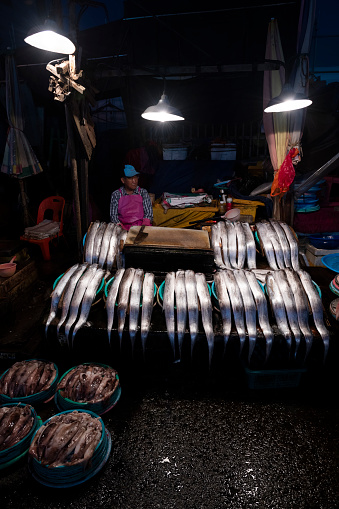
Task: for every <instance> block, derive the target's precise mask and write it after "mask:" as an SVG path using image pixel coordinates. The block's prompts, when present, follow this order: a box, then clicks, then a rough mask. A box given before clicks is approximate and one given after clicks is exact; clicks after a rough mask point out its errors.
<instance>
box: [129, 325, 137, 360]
mask: <svg viewBox="0 0 339 509" xmlns="http://www.w3.org/2000/svg"><path fill="white" fill-rule="evenodd" d="M135 335H136V332H135V331H133V332H130V333H129V338H130V340H131V346H132V355H133V353H134V345H135Z"/></svg>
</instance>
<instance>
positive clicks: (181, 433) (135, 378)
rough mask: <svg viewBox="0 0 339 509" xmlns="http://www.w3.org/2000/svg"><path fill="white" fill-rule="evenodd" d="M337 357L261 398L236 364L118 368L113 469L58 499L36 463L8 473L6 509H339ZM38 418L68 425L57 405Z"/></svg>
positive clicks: (32, 333)
mask: <svg viewBox="0 0 339 509" xmlns="http://www.w3.org/2000/svg"><path fill="white" fill-rule="evenodd" d="M44 267H45V268H44V272H43V273H40V274H41V280H40V281H39V282H38V287H37V288H36V290H35V291H36V292H37V295H36V297H35V304H34V305H32V302H33V299H34V296H33V295H31V296H30V302H29V304H30V305H31V309H30V310H29V314H30V315H31V316H33V315H34V314H36V315H37V320H41V317H42V315H43V312H44V311H45V308H46V305H47V306H48V295H49V291H48V290H49V286H50V284H51V282H53V280H54V277H56V276H58V275H59V273H60V272H57V271H58V270H59V269H58V268H57V267H52V269H51V270H49V271H48V270H47V266H46V264H45V265H44ZM26 304H27V302H26ZM26 307H27V306H26ZM16 316H17V319H13V320H12V321H11V323H10V324H9V325H8V324H7V325H8V327H7V326H6V327H7V329H6V330H7V333H8V334H7V336H10V334H9V331H10V333H11V335H14V336H15V335H16V337H17V340H18V338H19V336H21V335H22V334H23V330H22V329H21V331H19V329H18V327H19V322H20V320H18V318H20V316H22V315H20V312H19V310H17V315H16ZM26 321H27V320H26ZM21 326H22V324H21ZM9 327H10V328H9ZM41 333H42V328H41V323H40V326H39V324H38V326H34V324H31V326H30V327H29V328H28V329H27V331H24V334H27V336H28V337H29V338H30V343H32V342H33V343H34V341H35V343H34V344H35V345H36V350H35V351H34V349H32V353H37V352H39V353H44V354H45V353H46V351H44V349H45V348H46V345H45V344H44V343H39V337H40V341H42V340H41ZM7 336H6V337H7ZM337 352H338V349H335V350H334V353H335V356H336V357H335V358H331V359H330V361H329V363H328V364H327V365H326V366H325V367H324V368H323V367H321V366H319V367H318V369H316V370H313V372H312V373H306V374H305V375H303V377H302V379H301V383H300V385H299V387H297V388H294V389H275V390H259V391H255V390H250V389H249V388H248V385H247V380H246V377H245V376H244V373H243V371H242V370H241V369H240V365H237V363H236V362H229V363H224V365H222V369H221V368H220V366H219V369H218V370H211V372H210V373H209V372H207V371H206V369H205V368H204V365H203V364H201V365H200V364H196V365H195V366H194V365H193V366H192V365H189V364H183V365H180V364H174V365H173V364H171V363H168V362H166V361H163V362H161V363H159V364H158V365H156V362H152V363H151V362H149V363H146V364H143V363H141V362H134V363H129V362H125V363H121V362H120V361H119V359H117V360H116V363H115V361H114V359H110V364H111V365H113V367H115V368H116V369H118V372H119V375H120V381H121V387H122V394H121V398H120V400H119V402H118V403H117V405H116V406H115V407H114V408H113V409H112V410H111V411H109V412H108V413H107V414H105V415H103V416H102V419H103V421H104V424H105V426H106V428H107V429H108V430H109V432H110V434H111V437H112V449H111V453H110V456H109V459H108V461H107V463H106V465H105V466H104V467H103V468H102V470H101V471H100V472H99V473H98V474H97V475H96V476H94V477H93V478H92V479H90V480H88V481H87V482H86V483H83V484H80V485H78V486H74V487H71V488H67V489H56V488H50V487H47V486H44V485H42V484H41V483H39V482H37V481H36V480H35V479H34V478H33V476H32V474H31V473H30V471H29V469H28V464H27V459H25V458H24V459H22V460H20V461H19V462H18V463H17V464H15V465H13V466H12V467H11V468H10V469H6V470H1V471H0V494H1V506H0V507H1V509H9V508H13V509H14V508H15V509H19V508H22V509H24V508H34V509H42V508H44V509H56V508H71V509H78V508H79V509H82V508H91V509H97V508H98V509H99V508H107V509H108V508H109V509H136V508H138V509H153V508H161V509H182V508H185V509H186V508H189V509H191V508H192V509H221V508H230V509H247V508H260V509H262V508H270V509H271V508H272V509H273V508H277V509H278V508H279V509H291V508H298V509H301V508H305V509H336V508H338V507H339V462H338V459H339V454H338V450H339V448H338V446H339V443H338V441H339V440H338V438H339V419H338V417H339V412H338V397H337V394H338V377H337V369H336V366H337ZM51 360H55V361H56V362H57V363H58V366H59V371H61V373H63V372H64V370H65V369H66V368H68V367H70V366H69V360H67V359H66V358H63V357H62V355H58V356H57V357H56V358H55V359H54V358H53V359H51ZM86 360H87V361H88V360H89V359H86ZM2 367H3V368H6V369H7V366H5V364H2ZM36 410H37V413H38V415H40V417H41V418H42V420H43V421H44V420H46V419H47V418H49V417H51V416H52V415H54V414H55V413H58V410H57V409H56V407H55V405H54V402H53V401H51V402H49V403H47V404H45V405H40V406H38V407H36Z"/></svg>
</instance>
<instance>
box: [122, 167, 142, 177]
mask: <svg viewBox="0 0 339 509" xmlns="http://www.w3.org/2000/svg"><path fill="white" fill-rule="evenodd" d="M124 174H125V177H134V176H135V175H139V172H138V171H136V170H135V168H134V166H131V165H130V164H125V168H124Z"/></svg>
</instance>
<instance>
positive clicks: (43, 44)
mask: <svg viewBox="0 0 339 509" xmlns="http://www.w3.org/2000/svg"><path fill="white" fill-rule="evenodd" d="M25 42H26V43H27V44H30V45H31V46H34V47H35V48H39V49H42V50H45V51H52V52H53V53H62V54H65V55H72V54H73V53H74V52H75V45H74V44H73V42H72V41H71V40H70V39H68V37H65V36H64V35H63V34H62V33H61V31H60V29H59V28H58V26H57V24H56V23H55V21H53V20H51V19H47V20H46V21H45V23H44V24H43V25H38V26H36V27H34V28H32V29H31V30H30V31H29V32H28V35H27V37H26V39H25Z"/></svg>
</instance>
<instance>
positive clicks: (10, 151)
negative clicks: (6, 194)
mask: <svg viewBox="0 0 339 509" xmlns="http://www.w3.org/2000/svg"><path fill="white" fill-rule="evenodd" d="M5 67H6V111H7V119H8V124H9V131H8V135H7V140H6V145H5V151H4V157H3V161H2V166H1V172H2V173H5V174H7V175H9V176H11V177H14V178H17V179H19V184H20V192H21V200H22V206H23V212H24V223H25V226H27V225H28V222H29V220H28V211H27V202H26V195H25V191H24V186H23V179H24V178H26V177H30V176H31V175H37V174H39V173H41V172H42V171H43V170H42V167H41V165H40V163H39V161H38V158H37V157H36V155H35V153H34V151H33V149H32V147H31V145H30V143H29V141H28V139H27V137H26V135H25V133H24V119H23V115H22V109H21V101H20V94H19V82H18V77H17V72H16V65H15V59H14V56H13V55H7V56H6V62H5Z"/></svg>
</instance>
